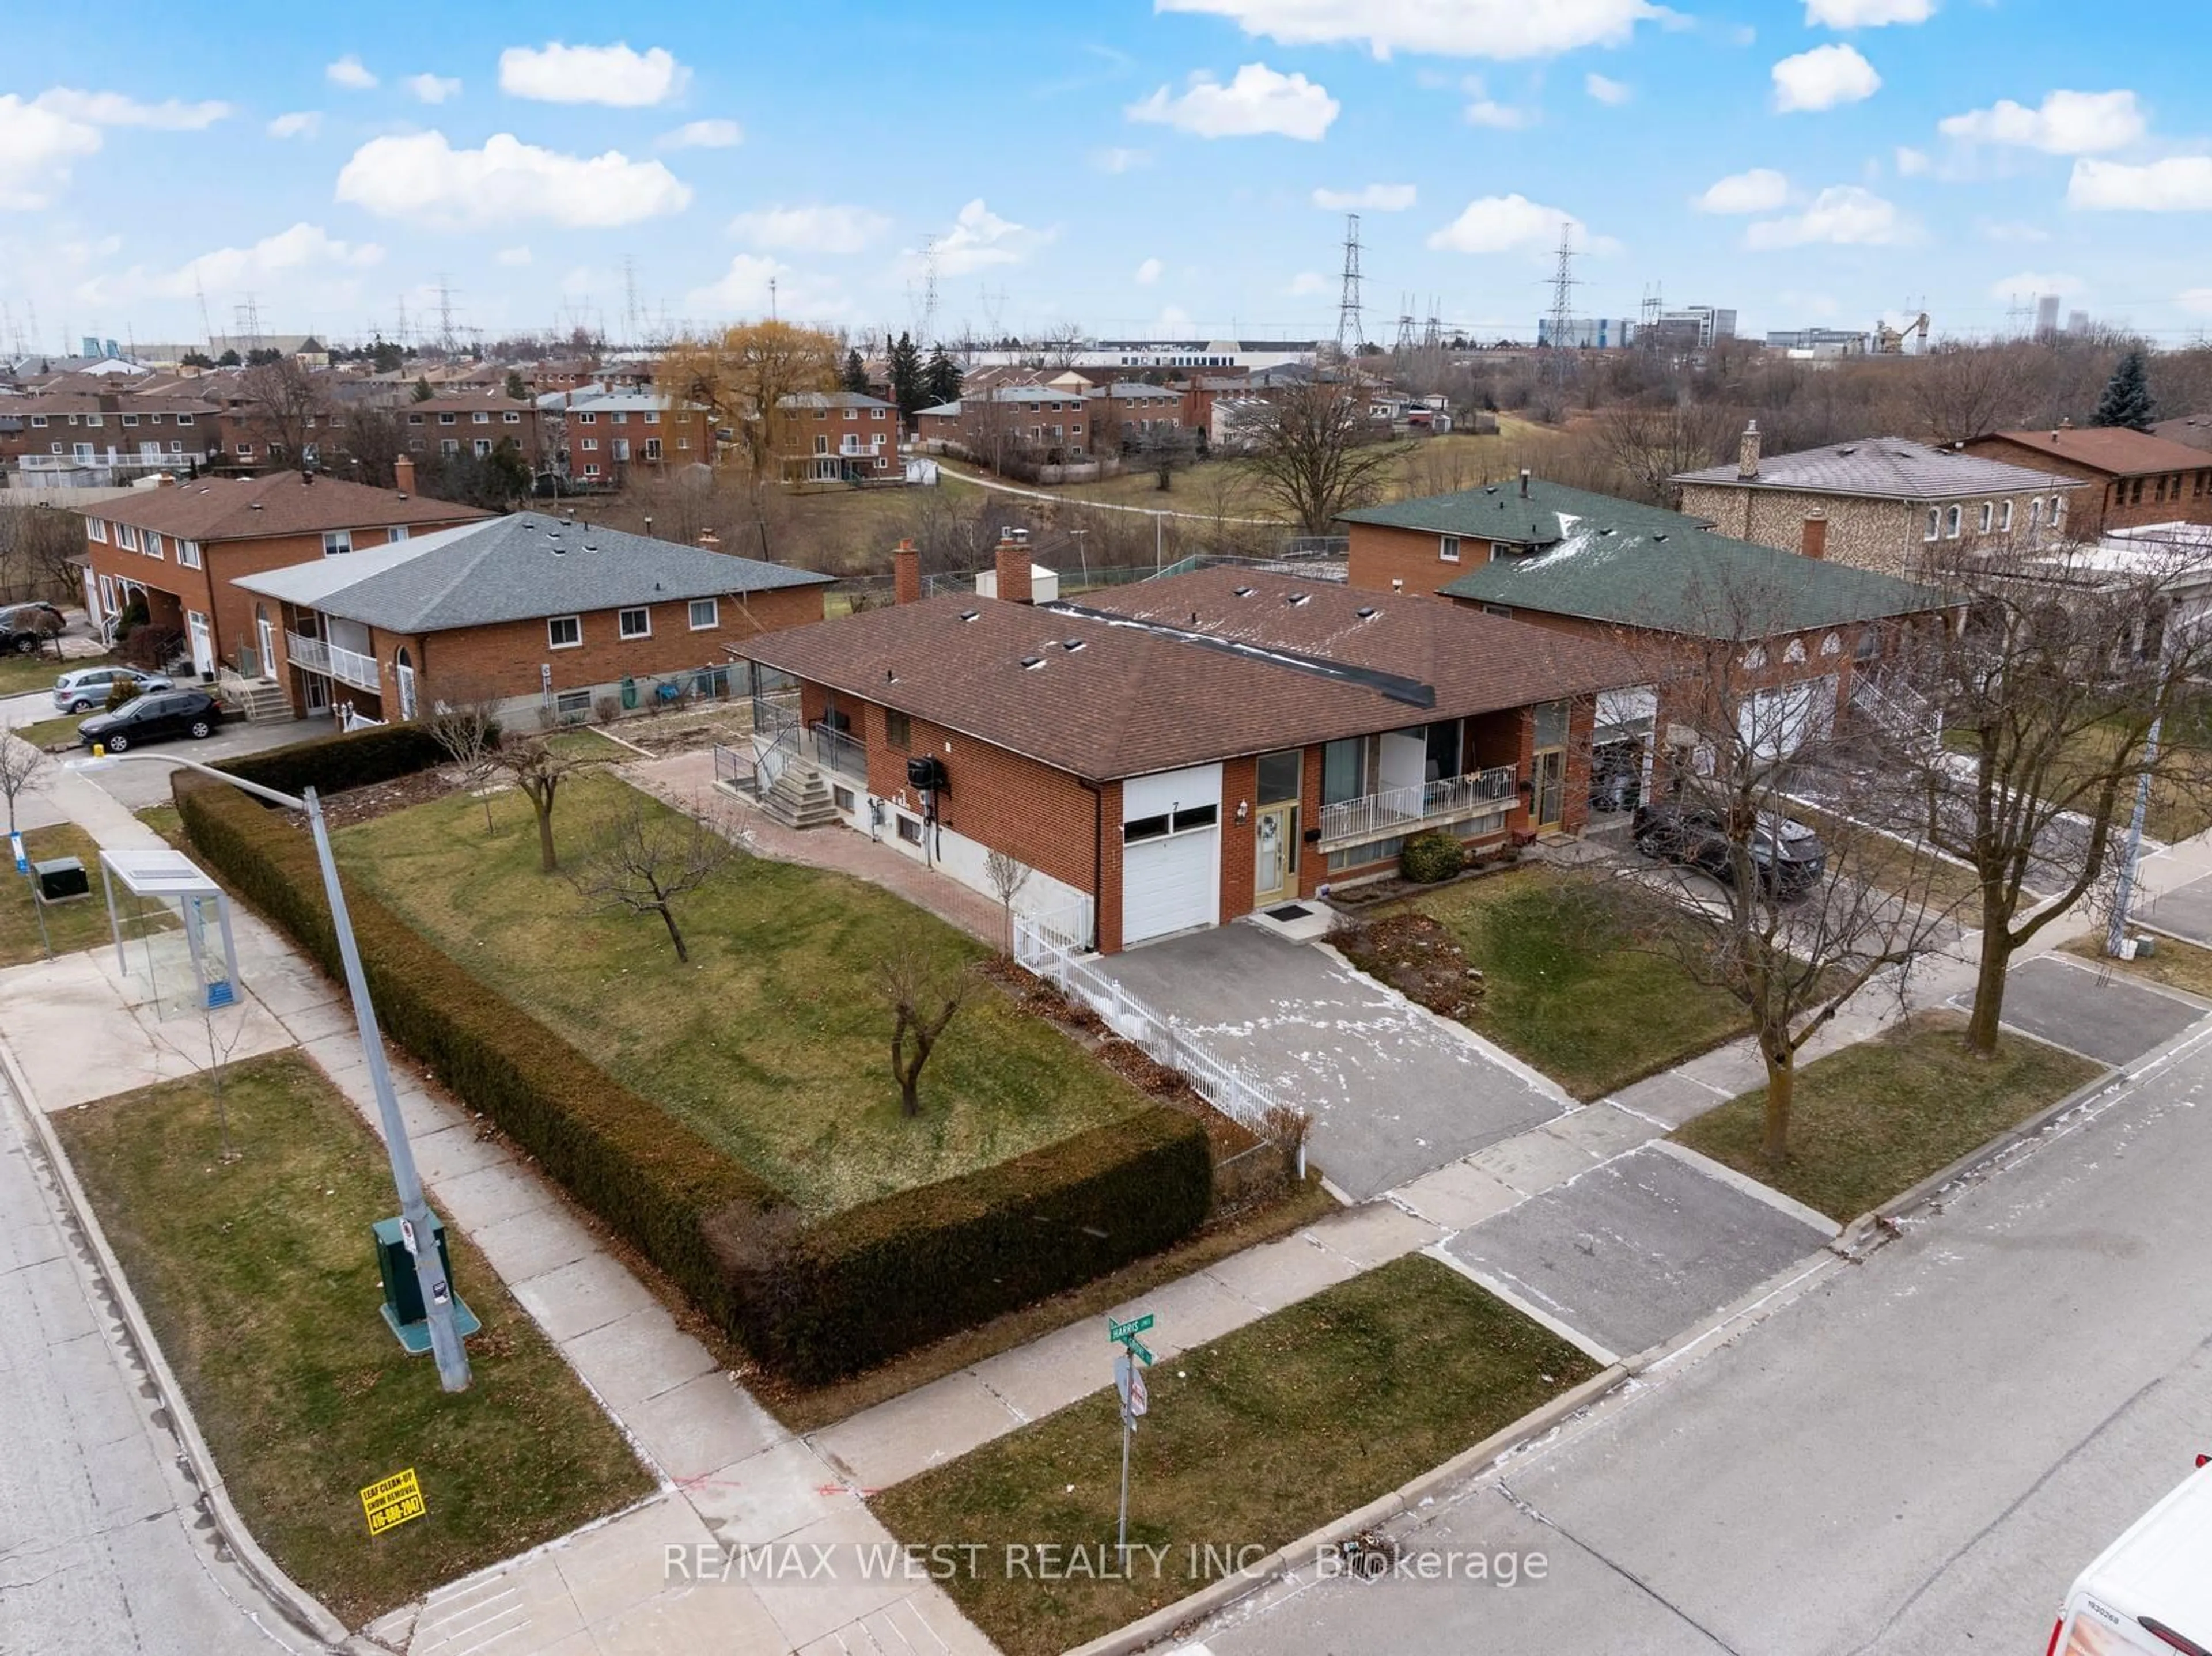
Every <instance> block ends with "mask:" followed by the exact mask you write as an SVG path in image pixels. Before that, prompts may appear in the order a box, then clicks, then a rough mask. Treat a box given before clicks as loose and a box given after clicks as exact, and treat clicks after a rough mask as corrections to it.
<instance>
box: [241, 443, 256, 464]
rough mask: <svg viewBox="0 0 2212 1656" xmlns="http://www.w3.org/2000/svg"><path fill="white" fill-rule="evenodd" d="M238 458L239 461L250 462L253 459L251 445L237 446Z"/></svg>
mask: <svg viewBox="0 0 2212 1656" xmlns="http://www.w3.org/2000/svg"><path fill="white" fill-rule="evenodd" d="M238 458H240V459H241V460H251V459H252V458H253V445H252V444H251V443H240V445H239V446H238Z"/></svg>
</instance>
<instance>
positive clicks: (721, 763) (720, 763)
mask: <svg viewBox="0 0 2212 1656" xmlns="http://www.w3.org/2000/svg"><path fill="white" fill-rule="evenodd" d="M760 772H761V767H760V761H759V760H758V759H757V758H756V757H755V756H754V755H752V754H750V753H749V752H747V751H745V750H744V749H742V748H726V747H724V746H723V745H722V744H721V743H719V742H717V743H715V744H714V786H716V787H720V788H729V789H732V790H733V791H735V792H738V793H750V794H751V795H753V796H754V797H755V798H758V797H759V795H760V793H761V792H762V788H761V779H760Z"/></svg>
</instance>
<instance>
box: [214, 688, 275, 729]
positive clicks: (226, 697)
mask: <svg viewBox="0 0 2212 1656" xmlns="http://www.w3.org/2000/svg"><path fill="white" fill-rule="evenodd" d="M217 688H218V690H219V692H220V694H221V695H222V699H223V701H225V702H227V703H228V705H229V706H230V707H233V708H234V709H235V710H236V711H237V712H238V713H239V714H240V716H241V717H242V718H244V719H245V720H246V723H248V724H249V725H274V724H277V723H280V722H282V721H283V720H285V719H290V718H291V717H292V699H291V697H289V696H288V695H285V694H284V687H283V685H281V684H279V683H277V682H276V680H274V679H270V678H226V679H225V680H223V681H222V684H221V685H219V686H218V687H217Z"/></svg>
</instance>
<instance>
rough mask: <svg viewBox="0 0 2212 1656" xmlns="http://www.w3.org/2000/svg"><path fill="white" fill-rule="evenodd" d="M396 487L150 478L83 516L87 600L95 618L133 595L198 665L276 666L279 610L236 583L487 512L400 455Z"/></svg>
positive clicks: (298, 479)
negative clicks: (424, 488)
mask: <svg viewBox="0 0 2212 1656" xmlns="http://www.w3.org/2000/svg"><path fill="white" fill-rule="evenodd" d="M399 467H400V477H399V486H398V488H368V487H367V486H366V485H364V484H361V483H349V482H339V481H337V479H335V478H331V477H323V476H311V475H308V474H305V473H301V472H297V471H276V472H270V473H268V474H267V475H265V476H258V477H207V478H200V479H197V480H194V481H191V482H177V483H170V484H164V485H162V486H161V487H158V488H137V489H134V490H133V491H132V492H131V494H127V495H122V496H118V497H117V498H115V499H112V500H103V501H101V502H100V504H99V505H98V506H96V507H91V508H89V509H88V510H87V511H86V512H85V513H84V514H83V516H84V527H85V560H84V597H85V608H86V610H88V612H89V613H90V615H91V617H92V622H93V624H94V626H95V627H97V626H99V625H100V622H102V621H104V620H105V619H106V618H107V617H108V616H115V615H119V614H121V613H122V612H123V611H124V610H125V609H126V608H128V607H129V605H130V604H131V600H132V599H133V598H134V597H143V599H144V600H145V603H146V619H147V622H148V624H149V626H154V627H159V628H169V629H173V630H174V631H176V632H178V633H180V634H183V635H184V639H185V646H186V648H187V649H189V650H190V652H191V659H192V666H193V669H194V670H196V671H197V672H199V673H202V674H205V675H214V674H216V673H218V672H220V671H221V670H224V669H228V670H230V671H232V672H234V673H236V674H237V675H238V676H240V677H242V678H258V677H262V676H266V675H268V674H269V672H270V662H271V661H272V660H273V659H274V655H275V640H276V627H275V622H276V616H275V614H274V612H273V611H272V610H270V609H269V608H268V607H267V606H266V605H264V604H257V603H256V602H255V601H254V600H253V599H252V597H250V596H248V595H247V594H246V593H245V592H244V591H240V589H239V588H238V587H237V586H236V585H234V581H235V580H236V579H237V578H238V577H239V576H241V575H251V574H255V573H259V572H261V571H263V570H268V569H281V568H283V567H286V566H287V565H290V564H300V563H320V562H321V561H323V560H325V558H328V557H331V556H334V555H338V554H342V553H348V552H358V551H362V550H364V549H368V548H369V547H381V546H384V545H386V543H392V542H404V541H405V540H406V539H407V538H408V537H410V536H414V535H423V534H428V533H429V532H431V531H435V530H440V529H446V528H449V527H451V526H453V525H456V524H464V523H473V522H476V521H477V520H478V519H483V518H486V517H489V515H490V514H489V513H485V512H482V511H479V510H478V509H477V508H476V507H468V506H456V505H455V504H453V502H452V501H451V500H426V499H423V498H422V497H421V496H419V495H417V494H416V493H415V488H414V485H415V479H414V464H413V462H412V461H410V460H407V459H405V458H402V459H401V461H400V463H399Z"/></svg>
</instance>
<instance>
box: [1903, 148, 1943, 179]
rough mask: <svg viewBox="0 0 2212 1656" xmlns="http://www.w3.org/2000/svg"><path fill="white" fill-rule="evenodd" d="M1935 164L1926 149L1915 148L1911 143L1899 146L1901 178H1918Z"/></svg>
mask: <svg viewBox="0 0 2212 1656" xmlns="http://www.w3.org/2000/svg"><path fill="white" fill-rule="evenodd" d="M1935 164H1936V163H1935V162H1934V161H1930V160H1929V158H1928V152H1927V151H1926V150H1924V149H1914V148H1912V146H1911V145H1910V144H1903V143H1901V144H1899V145H1898V146H1897V176H1898V177H1899V178H1900V179H1917V178H1918V177H1919V176H1920V175H1921V174H1922V173H1925V172H1927V171H1928V170H1929V168H1930V167H1934V166H1935Z"/></svg>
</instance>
